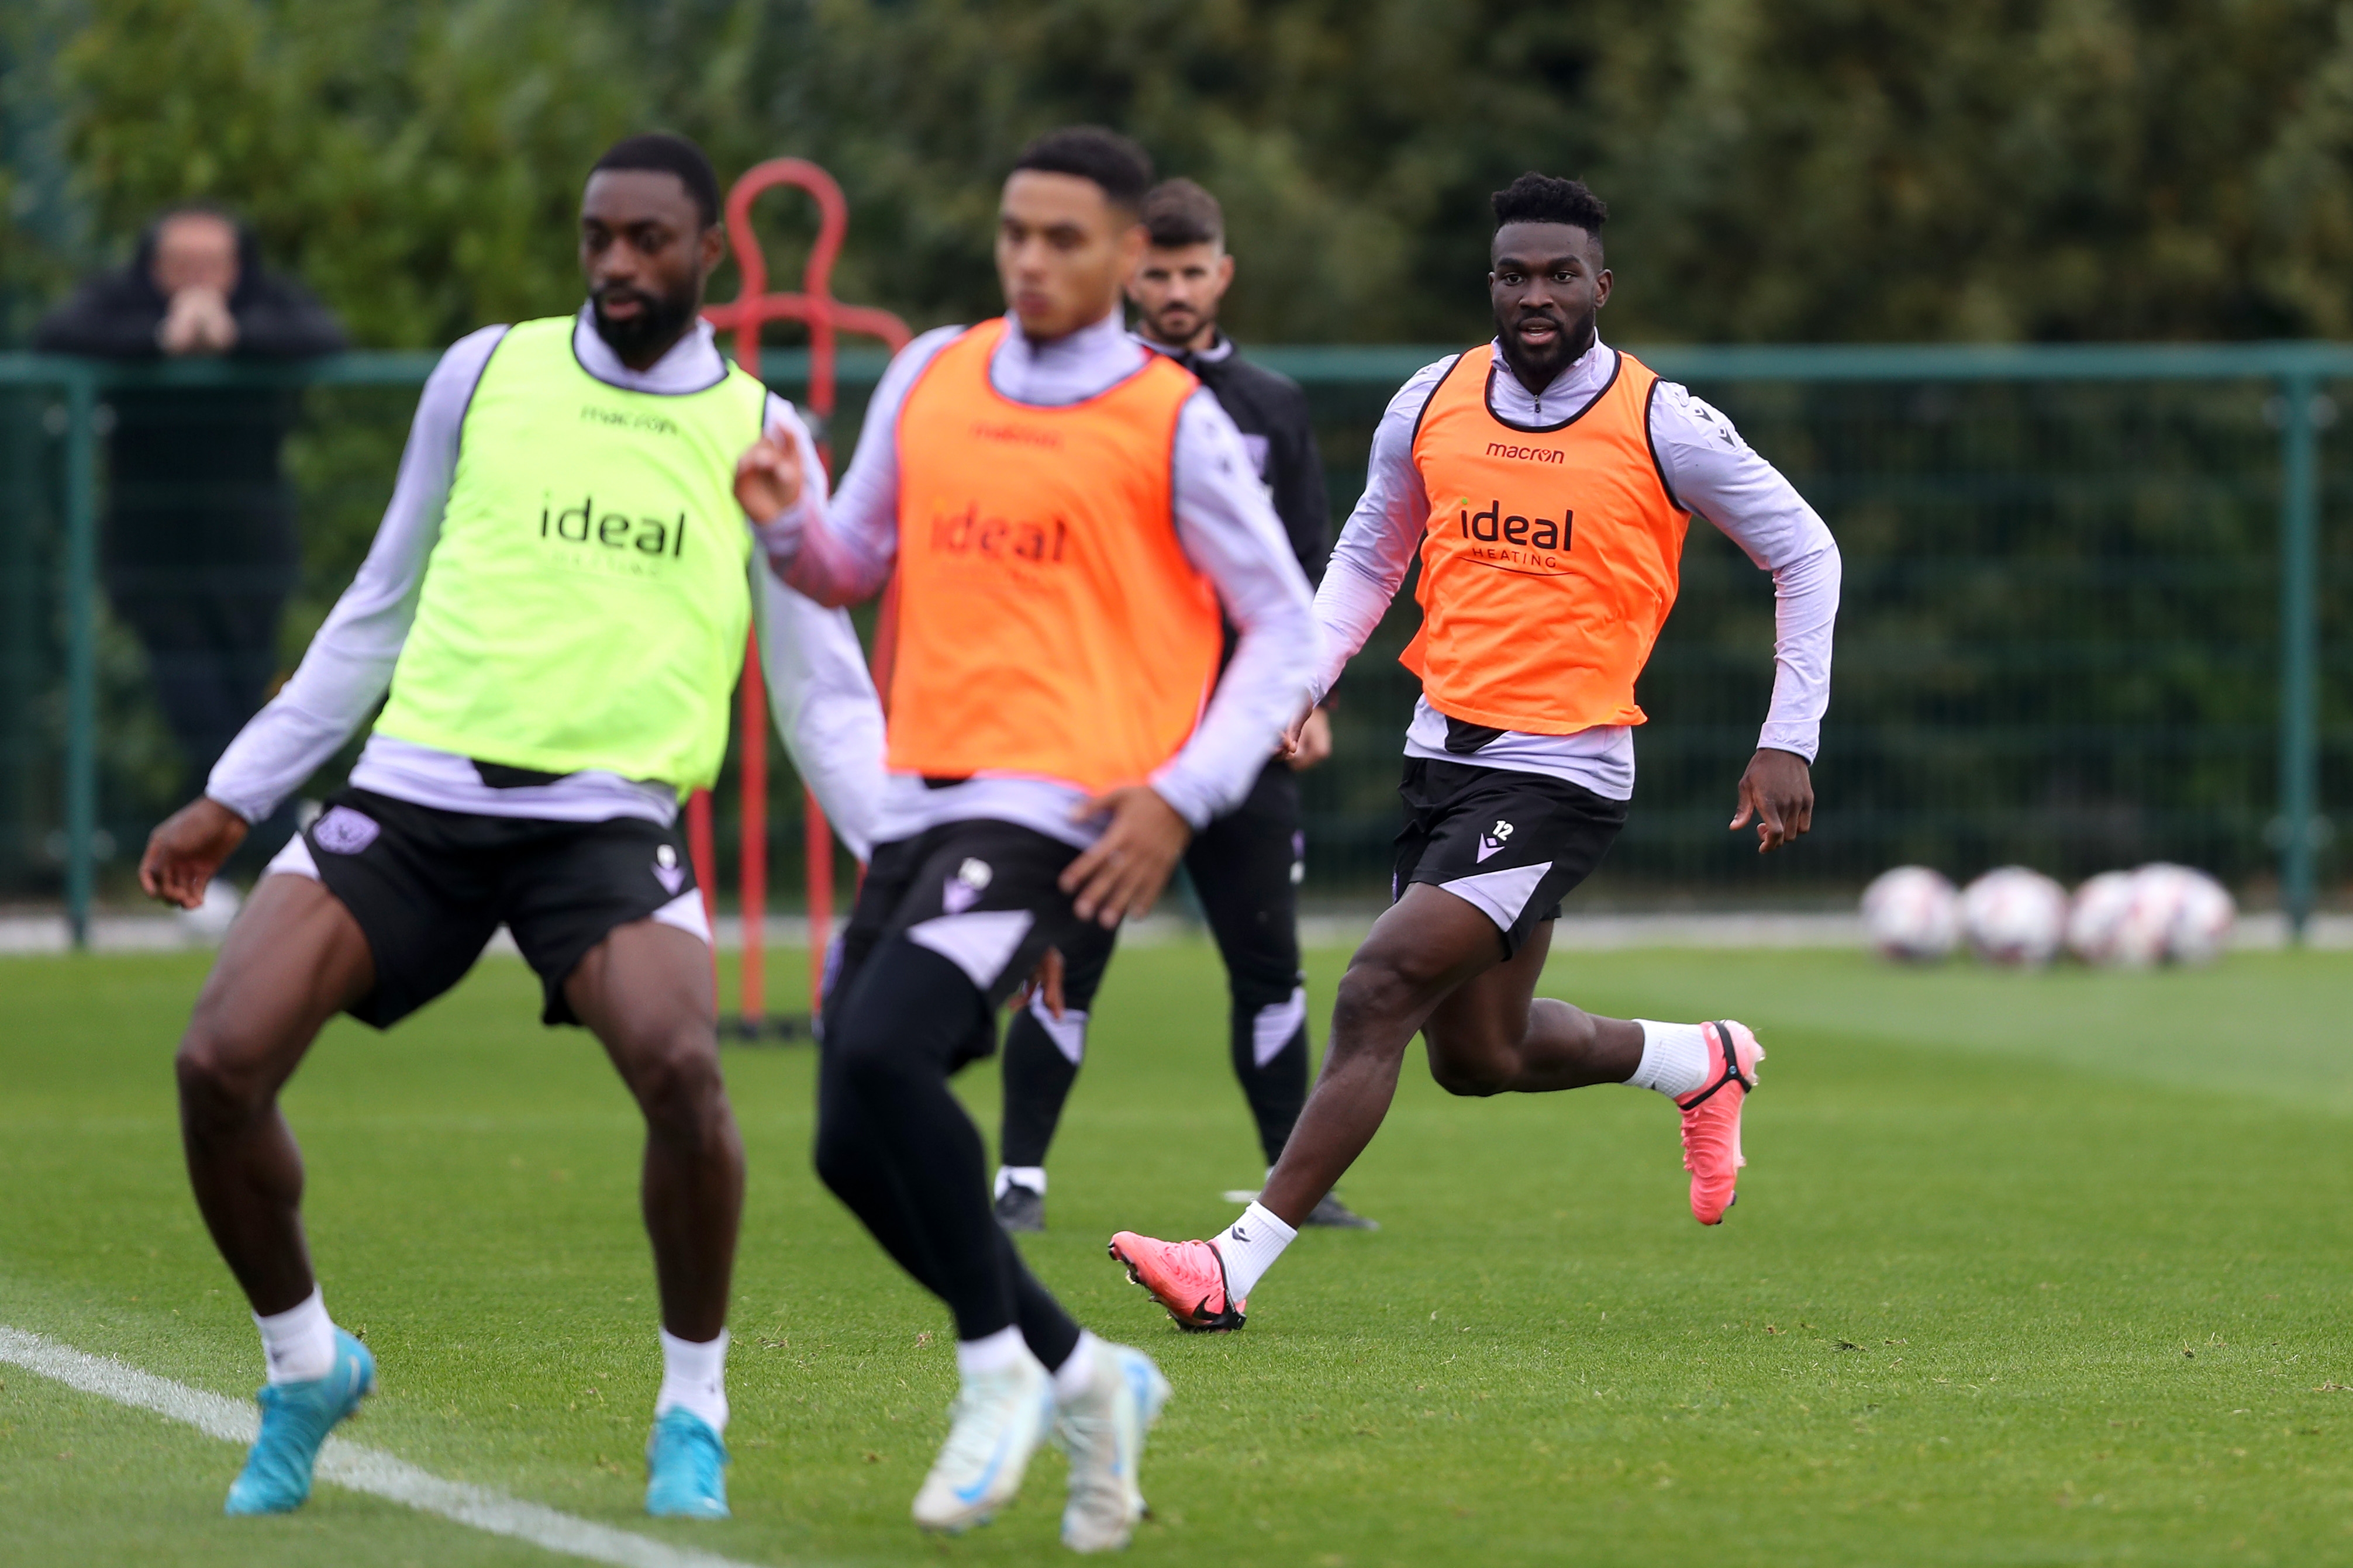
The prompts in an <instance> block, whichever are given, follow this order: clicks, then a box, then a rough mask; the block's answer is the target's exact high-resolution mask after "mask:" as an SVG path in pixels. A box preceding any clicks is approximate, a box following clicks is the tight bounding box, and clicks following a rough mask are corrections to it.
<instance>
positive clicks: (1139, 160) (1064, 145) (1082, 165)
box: [1013, 125, 1152, 213]
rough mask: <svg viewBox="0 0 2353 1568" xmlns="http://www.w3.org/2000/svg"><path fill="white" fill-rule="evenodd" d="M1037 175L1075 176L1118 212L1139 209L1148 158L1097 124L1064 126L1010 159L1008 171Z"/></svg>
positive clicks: (1148, 177) (1148, 182)
mask: <svg viewBox="0 0 2353 1568" xmlns="http://www.w3.org/2000/svg"><path fill="white" fill-rule="evenodd" d="M1024 169H1030V170H1034V171H1036V172H1037V173H1039V174H1076V175H1077V176H1078V177H1079V178H1080V179H1082V180H1092V181H1093V182H1094V183H1095V184H1096V185H1097V186H1098V187H1100V188H1101V190H1102V191H1103V198H1104V199H1105V200H1106V201H1108V202H1110V203H1111V205H1113V206H1115V207H1118V208H1120V209H1121V210H1122V211H1124V212H1130V213H1141V212H1142V211H1143V210H1144V194H1145V192H1146V191H1148V190H1150V189H1151V188H1152V156H1151V154H1150V153H1146V152H1145V150H1144V149H1143V148H1141V147H1139V146H1137V145H1136V144H1135V143H1134V142H1131V141H1129V140H1128V139H1127V138H1126V137H1124V136H1122V135H1121V134H1120V133H1119V132H1116V131H1107V130H1105V129H1104V128H1103V127H1102V126H1100V125H1066V126H1064V127H1063V128H1062V129H1061V130H1060V131H1049V132H1046V134H1044V135H1043V136H1040V137H1039V138H1038V140H1036V141H1035V142H1030V143H1029V145H1028V146H1027V147H1024V148H1023V149H1021V155H1020V156H1019V157H1018V158H1016V159H1014V160H1013V170H1014V172H1015V173H1016V174H1018V173H1019V172H1020V171H1022V170H1024Z"/></svg>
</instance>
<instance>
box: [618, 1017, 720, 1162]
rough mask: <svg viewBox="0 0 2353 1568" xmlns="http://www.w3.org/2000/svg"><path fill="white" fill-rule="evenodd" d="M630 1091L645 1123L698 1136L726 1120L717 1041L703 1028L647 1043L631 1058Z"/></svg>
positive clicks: (687, 1030)
mask: <svg viewBox="0 0 2353 1568" xmlns="http://www.w3.org/2000/svg"><path fill="white" fill-rule="evenodd" d="M629 1088H630V1089H631V1090H632V1091H633V1092H634V1093H635V1094H636V1095H637V1097H638V1109H639V1110H643V1111H644V1112H645V1117H646V1122H647V1125H648V1126H649V1127H652V1128H655V1129H657V1130H659V1131H663V1132H666V1133H670V1134H683V1135H687V1136H692V1137H698V1138H699V1137H702V1136H704V1135H706V1134H708V1133H711V1132H712V1131H716V1130H717V1129H719V1128H720V1127H722V1126H723V1125H724V1124H725V1122H726V1121H727V1117H728V1111H727V1089H726V1084H725V1081H724V1080H723V1079H722V1078H721V1076H720V1072H719V1042H718V1041H717V1039H716V1038H715V1037H713V1036H712V1033H711V1031H710V1030H709V1029H707V1028H700V1027H686V1028H681V1029H679V1030H676V1031H674V1032H673V1033H671V1034H670V1035H667V1036H664V1037H661V1038H659V1039H658V1040H654V1041H649V1042H647V1043H646V1044H644V1045H642V1046H641V1047H639V1048H638V1050H636V1051H635V1052H633V1053H632V1055H631V1065H630V1071H629Z"/></svg>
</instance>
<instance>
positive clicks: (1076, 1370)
mask: <svg viewBox="0 0 2353 1568" xmlns="http://www.w3.org/2000/svg"><path fill="white" fill-rule="evenodd" d="M1100 1343H1102V1341H1100V1340H1098V1339H1096V1338H1095V1337H1094V1335H1092V1334H1091V1333H1089V1332H1087V1331H1086V1330H1084V1329H1081V1330H1080V1331H1079V1342H1078V1344H1077V1345H1075V1346H1074V1347H1072V1349H1071V1359H1070V1360H1068V1361H1066V1362H1064V1363H1062V1364H1061V1365H1060V1366H1058V1367H1056V1368H1055V1369H1054V1400H1055V1402H1056V1403H1057V1404H1060V1405H1068V1404H1069V1403H1070V1402H1071V1400H1073V1399H1076V1398H1078V1397H1079V1395H1081V1394H1084V1393H1085V1392H1086V1391H1087V1385H1088V1384H1091V1383H1092V1382H1093V1381H1094V1378H1095V1346H1096V1345H1098V1344H1100Z"/></svg>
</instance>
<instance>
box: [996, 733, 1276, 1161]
mask: <svg viewBox="0 0 2353 1568" xmlns="http://www.w3.org/2000/svg"><path fill="white" fill-rule="evenodd" d="M1303 852H1304V845H1303V836H1302V834H1301V832H1300V826H1299V784H1298V778H1297V775H1296V774H1294V773H1293V772H1292V771H1291V767H1290V764H1288V763H1284V762H1282V760H1280V759H1277V760H1276V761H1274V762H1272V763H1268V764H1267V767H1266V769H1265V771H1264V772H1262V773H1260V774H1259V778H1258V782H1257V784H1254V785H1252V786H1251V789H1250V795H1248V796H1247V797H1246V798H1245V799H1244V800H1243V802H1242V804H1241V805H1240V806H1239V807H1237V808H1236V809H1235V810H1234V811H1233V812H1231V813H1230V814H1229V815H1227V816H1221V817H1219V818H1218V819H1217V820H1216V821H1214V822H1212V823H1210V824H1209V826H1207V827H1205V828H1203V829H1202V830H1201V832H1200V834H1199V835H1198V837H1195V838H1194V840H1193V842H1192V845H1191V847H1189V848H1187V850H1186V853H1185V873H1186V875H1187V877H1189V878H1190V879H1192V883H1193V892H1194V896H1195V897H1197V898H1198V899H1199V900H1200V902H1201V913H1202V914H1203V916H1204V917H1205V918H1206V919H1207V920H1208V925H1209V934H1210V935H1211V936H1212V937H1214V938H1216V940H1217V943H1218V956H1219V957H1220V958H1222V959H1224V960H1225V963H1226V980H1227V985H1228V989H1229V993H1230V995H1231V1001H1232V1005H1231V1008H1230V1010H1229V1016H1228V1020H1227V1041H1228V1046H1229V1053H1230V1055H1231V1058H1232V1061H1233V1068H1234V1078H1235V1079H1236V1080H1237V1081H1239V1082H1240V1085H1241V1089H1242V1097H1243V1098H1244V1099H1245V1100H1248V1101H1249V1102H1250V1116H1251V1118H1252V1120H1253V1121H1256V1122H1257V1124H1258V1138H1259V1147H1260V1149H1261V1151H1262V1152H1264V1153H1265V1155H1266V1163H1268V1164H1269V1165H1271V1164H1273V1163H1275V1161H1276V1160H1277V1159H1278V1158H1280V1157H1281V1155H1282V1146H1283V1144H1285V1143H1287V1142H1290V1140H1291V1129H1292V1127H1293V1124H1295V1123H1296V1122H1297V1121H1298V1120H1299V1111H1300V1108H1301V1107H1302V1106H1303V1105H1305V1104H1306V1102H1307V1049H1308V1047H1307V1018H1306V1015H1305V1011H1304V1008H1303V1005H1300V1006H1294V1002H1293V998H1294V997H1295V996H1296V995H1297V994H1298V990H1299V986H1300V984H1301V974H1300V969H1299V889H1298V884H1296V883H1295V882H1293V880H1292V875H1293V868H1294V867H1296V866H1298V865H1299V864H1300V862H1301V859H1302V857H1303ZM1111 953H1112V933H1111V932H1109V931H1103V930H1101V929H1100V928H1098V929H1095V930H1093V931H1088V932H1086V933H1085V934H1083V935H1082V936H1080V937H1079V938H1077V939H1076V940H1075V941H1073V942H1071V943H1070V944H1069V945H1068V946H1066V947H1065V949H1064V951H1063V958H1064V960H1065V962H1066V963H1067V965H1068V969H1067V972H1066V973H1065V974H1064V976H1063V984H1062V997H1063V1003H1064V1005H1065V1007H1066V1009H1067V1010H1068V1011H1067V1012H1066V1014H1065V1016H1066V1017H1067V1016H1068V1013H1069V1012H1077V1013H1082V1014H1083V1013H1085V1012H1087V1011H1088V1010H1089V1009H1090V1008H1092V1006H1093V1005H1094V998H1095V990H1096V988H1097V987H1098V986H1099V985H1101V984H1103V971H1104V969H1105V968H1107V967H1108V966H1109V965H1110V963H1111ZM1293 1016H1295V1017H1296V1022H1295V1023H1293V1021H1292V1020H1293ZM1078 1028H1079V1030H1080V1031H1081V1037H1082V1038H1083V1029H1084V1023H1083V1021H1079V1023H1078ZM1078 1077H1079V1064H1078V1063H1077V1062H1075V1061H1073V1060H1071V1058H1070V1057H1069V1056H1067V1055H1065V1054H1064V1053H1063V1051H1062V1049H1061V1047H1059V1046H1057V1045H1056V1044H1055V1043H1054V1040H1053V1037H1052V1036H1051V1035H1050V1034H1049V1033H1048V1031H1047V1029H1046V1026H1044V1025H1043V1024H1041V1023H1040V1022H1039V1020H1038V1018H1037V1017H1036V1016H1033V1015H1032V1014H1031V1013H1030V1011H1029V1009H1028V1008H1024V1009H1022V1010H1021V1011H1020V1012H1018V1013H1016V1014H1015V1015H1014V1016H1013V1021H1012V1022H1011V1024H1009V1025H1008V1026H1007V1028H1006V1031H1005V1114H1004V1124H1003V1125H1004V1136H1003V1139H1002V1145H1001V1154H1000V1158H1001V1159H1002V1161H1003V1163H1006V1164H1008V1165H1043V1164H1044V1163H1046V1150H1047V1147H1048V1146H1049V1145H1050V1143H1052V1142H1053V1139H1054V1129H1055V1127H1056V1125H1057V1124H1058V1123H1059V1122H1060V1121H1061V1117H1062V1106H1063V1104H1064V1103H1065V1102H1066V1101H1067V1100H1069V1099H1070V1098H1071V1088H1072V1086H1073V1085H1075V1084H1076V1083H1077V1082H1078Z"/></svg>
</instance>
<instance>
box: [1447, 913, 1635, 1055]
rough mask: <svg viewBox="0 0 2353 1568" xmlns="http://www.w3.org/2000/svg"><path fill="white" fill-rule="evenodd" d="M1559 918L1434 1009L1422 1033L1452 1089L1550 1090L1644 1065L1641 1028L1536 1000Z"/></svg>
mask: <svg viewBox="0 0 2353 1568" xmlns="http://www.w3.org/2000/svg"><path fill="white" fill-rule="evenodd" d="M1551 951H1552V922H1551V921H1544V922H1543V923H1541V924H1539V925H1538V926H1537V927H1536V928H1535V931H1532V932H1530V933H1529V935H1528V940H1527V941H1526V942H1523V943H1521V944H1520V951H1519V952H1515V953H1514V954H1513V955H1512V957H1511V958H1510V959H1509V960H1508V961H1507V962H1505V963H1500V964H1497V965H1496V966H1495V967H1494V968H1493V969H1491V970H1489V971H1487V972H1486V973H1484V974H1482V975H1479V976H1478V977H1476V978H1475V979H1472V980H1468V981H1465V982H1463V984H1461V985H1460V986H1458V987H1456V988H1455V990H1454V991H1453V992H1452V993H1451V994H1449V995H1448V996H1447V998H1446V999H1445V1000H1444V1001H1443V1002H1440V1004H1439V1005H1437V1006H1436V1007H1435V1008H1433V1009H1431V1011H1430V1018H1429V1021H1428V1022H1427V1023H1425V1024H1424V1025H1423V1026H1422V1031H1421V1037H1422V1043H1423V1045H1424V1047H1426V1048H1427V1049H1428V1051H1429V1054H1430V1077H1431V1078H1432V1079H1435V1080H1436V1081H1437V1083H1438V1087H1439V1088H1440V1089H1444V1090H1446V1091H1447V1092H1448V1093H1449V1094H1472V1095H1488V1094H1546V1093H1550V1092H1551V1091H1553V1090H1555V1089H1585V1088H1587V1087H1588V1086H1590V1085H1593V1084H1597V1083H1624V1082H1625V1081H1626V1080H1627V1079H1630V1078H1631V1077H1633V1076H1634V1069H1635V1068H1638V1067H1640V1066H1641V1062H1642V1026H1641V1025H1640V1024H1634V1023H1629V1022H1627V1021H1626V1020H1624V1019H1622V1018H1604V1017H1601V1016H1599V1015H1598V1014H1593V1013H1588V1012H1585V1011H1582V1010H1581V1009H1579V1008H1576V1007H1572V1006H1570V1005H1568V1004H1567V1003H1566V1002H1556V1001H1555V1000H1553V999H1552V998H1551V997H1546V998H1544V999H1542V1000H1537V999H1536V997H1535V987H1536V982H1537V981H1538V980H1539V979H1541V978H1543V975H1544V966H1545V958H1546V955H1547V954H1548V953H1550V952H1551Z"/></svg>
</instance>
